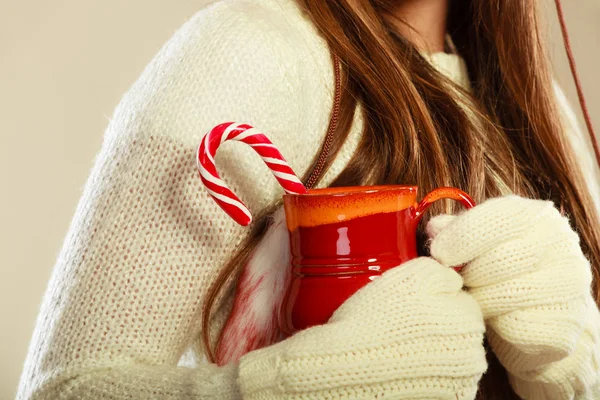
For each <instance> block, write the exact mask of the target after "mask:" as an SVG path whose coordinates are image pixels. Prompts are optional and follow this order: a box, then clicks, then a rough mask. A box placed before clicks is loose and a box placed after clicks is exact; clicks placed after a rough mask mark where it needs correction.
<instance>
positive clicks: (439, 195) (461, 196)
mask: <svg viewBox="0 0 600 400" xmlns="http://www.w3.org/2000/svg"><path fill="white" fill-rule="evenodd" d="M442 199H451V200H456V201H458V202H460V203H461V204H462V205H463V206H464V207H465V208H466V209H469V208H473V207H475V202H474V201H473V199H472V198H471V196H469V195H468V194H466V193H465V192H463V191H462V190H460V189H457V188H453V187H440V188H437V189H433V190H432V191H431V192H429V193H427V195H426V196H425V197H424V198H423V200H421V202H420V203H419V205H418V206H417V208H416V211H415V215H414V216H415V222H416V223H419V221H421V218H423V214H424V213H425V211H427V209H428V208H429V207H431V205H432V204H433V203H435V202H436V201H438V200H442Z"/></svg>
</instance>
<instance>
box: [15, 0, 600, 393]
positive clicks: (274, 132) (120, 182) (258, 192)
mask: <svg viewBox="0 0 600 400" xmlns="http://www.w3.org/2000/svg"><path fill="white" fill-rule="evenodd" d="M431 62H432V64H433V65H434V66H435V67H437V68H438V69H439V70H440V71H441V72H443V73H445V74H446V75H447V76H449V77H450V78H452V79H454V80H455V81H456V82H458V83H459V84H466V81H467V80H466V77H467V75H466V71H465V69H464V68H465V67H464V63H463V62H462V60H461V59H460V57H458V56H456V55H449V54H442V53H439V54H434V55H432V56H431ZM333 92H334V89H333V67H332V64H331V59H330V55H329V50H328V47H327V46H326V42H325V41H324V39H323V38H322V37H321V36H320V35H319V34H318V33H317V31H316V29H315V27H314V26H313V25H312V24H311V23H310V21H309V20H308V19H307V17H306V16H305V15H303V14H302V13H301V11H300V10H299V8H298V7H297V5H296V4H295V1H294V0H252V1H250V0H225V1H216V2H212V3H210V4H208V5H207V6H205V7H204V8H203V9H201V10H199V11H198V12H197V13H196V14H195V15H194V16H193V17H192V18H191V19H190V20H189V21H188V22H187V23H185V24H184V25H183V26H182V27H181V28H180V29H179V30H178V31H177V32H176V33H175V34H174V36H173V37H172V38H171V39H170V40H169V41H168V42H167V43H166V44H165V45H164V47H163V48H162V49H161V50H160V52H159V53H158V54H157V55H156V56H155V57H154V59H153V60H152V61H151V62H150V63H149V65H148V66H147V67H146V68H145V70H144V72H143V73H142V74H141V76H140V77H139V78H138V80H137V81H136V82H135V84H134V85H133V86H132V87H131V89H130V90H129V91H128V92H127V93H126V94H125V95H124V97H123V98H122V101H121V102H120V104H119V106H118V107H117V108H116V110H115V112H114V115H113V117H112V119H111V121H110V124H109V126H108V128H107V130H106V132H105V135H104V140H103V144H102V147H101V149H100V151H99V153H98V155H97V157H96V159H95V162H94V165H93V168H92V170H91V172H90V175H89V179H88V181H87V183H86V185H85V187H84V190H83V194H82V196H81V199H80V201H79V203H78V205H77V208H76V210H75V214H74V217H73V219H72V221H71V225H70V227H69V230H68V233H67V235H66V238H65V240H64V244H63V246H62V249H61V251H60V254H59V256H58V259H57V261H56V265H55V267H54V270H53V273H52V276H51V278H50V281H49V283H48V287H47V291H46V293H45V295H44V298H43V302H42V304H41V308H40V312H39V316H38V319H37V323H36V327H35V331H34V332H33V336H32V340H31V343H30V347H29V352H28V355H27V359H26V362H25V365H24V369H23V372H22V376H21V381H20V385H19V388H18V395H17V398H18V399H33V398H36V399H56V398H70V397H69V394H70V395H72V396H77V393H80V394H81V393H85V394H86V396H88V397H89V398H97V399H102V398H106V399H108V398H111V399H126V398H127V399H147V398H165V399H192V398H200V394H201V393H210V392H211V385H212V386H214V385H217V384H221V382H215V381H214V380H212V378H211V377H212V375H211V373H210V372H211V371H213V370H214V368H215V367H214V366H212V365H208V364H206V363H205V362H204V361H203V354H202V347H201V345H200V341H199V337H200V328H201V323H200V321H201V308H202V301H203V298H204V295H205V293H206V290H207V287H208V282H210V281H212V280H213V278H214V277H215V274H216V273H217V271H218V270H219V269H220V268H221V267H222V266H223V264H224V262H225V261H226V260H227V258H228V257H229V256H230V255H231V254H232V252H233V250H234V248H235V246H236V245H237V244H238V243H239V242H240V241H241V239H242V238H243V237H244V234H245V233H246V232H247V230H246V228H243V227H240V226H238V225H236V223H235V222H233V220H231V219H230V218H229V217H228V216H227V215H226V214H225V213H224V212H223V211H222V210H221V209H220V208H219V207H218V206H217V205H216V204H215V202H214V201H213V200H212V199H211V198H210V197H209V195H208V193H207V192H206V190H204V188H203V187H202V184H201V182H200V180H199V178H198V173H197V170H196V164H195V150H196V148H197V146H198V144H199V141H200V139H201V137H202V136H203V135H204V134H205V133H206V132H207V131H208V130H209V129H210V128H212V127H213V126H215V125H216V124H218V123H221V122H225V121H240V122H246V123H249V124H251V125H253V126H255V127H256V128H258V129H259V130H262V131H263V132H265V133H266V134H267V136H268V137H269V138H270V139H271V140H272V141H273V142H274V144H275V145H276V146H277V147H278V148H279V149H280V150H281V152H282V153H283V154H284V155H285V157H286V158H287V160H288V162H289V163H290V165H291V166H292V168H293V169H294V170H295V171H296V172H297V173H298V175H301V174H303V173H304V172H305V171H306V169H307V168H308V166H309V163H310V162H311V160H312V159H313V157H314V155H315V153H316V152H317V151H318V149H319V148H320V145H321V142H322V140H323V138H324V135H325V132H326V129H327V124H328V121H329V115H330V110H331V107H332V103H333ZM558 93H559V101H560V102H561V104H562V106H563V108H564V109H565V110H568V106H567V104H566V101H565V98H564V95H562V93H560V92H558ZM359 107H360V105H359ZM359 111H360V110H359ZM355 115H356V117H355V121H354V123H353V126H352V130H351V133H350V135H349V138H348V140H347V142H346V144H345V145H344V147H343V149H342V151H341V153H340V154H339V155H338V157H337V158H336V160H335V162H334V164H333V166H332V167H331V169H330V170H329V171H328V172H327V174H326V176H325V178H324V179H323V180H322V182H321V183H320V186H327V185H328V184H329V183H330V182H331V181H332V180H333V178H335V177H336V175H337V174H338V173H339V172H340V171H341V170H342V169H343V168H344V166H345V165H346V163H347V162H348V160H349V159H350V157H351V155H352V153H353V151H354V149H355V148H356V145H357V143H358V140H359V136H360V132H361V130H362V124H363V123H362V120H361V113H360V112H357V113H356V114H355ZM567 115H568V116H569V117H570V118H569V119H567V120H566V121H567V122H569V123H570V125H569V126H568V127H567V129H568V134H569V137H572V138H573V143H574V145H575V146H576V147H577V149H578V154H579V155H580V156H581V159H582V161H583V162H584V163H585V165H586V172H587V179H588V181H589V185H590V188H592V192H593V193H594V195H595V196H596V197H595V200H596V201H597V204H598V206H599V208H600V189H599V188H598V183H599V182H600V172H598V170H597V169H596V168H595V167H594V166H593V165H594V164H593V163H592V159H591V157H588V156H587V155H588V154H591V153H590V150H589V147H586V146H589V143H586V139H585V138H584V137H583V136H582V135H581V132H580V131H579V130H578V129H577V128H576V124H575V122H574V118H573V115H572V112H571V111H568V112H567ZM216 163H217V166H218V169H219V172H220V173H221V177H222V178H223V179H224V181H225V182H226V183H227V184H228V186H229V187H230V188H231V189H232V190H233V191H234V192H235V193H236V194H238V195H239V196H240V197H241V198H242V199H243V200H244V201H245V202H246V204H247V205H248V207H249V208H250V210H252V211H255V212H256V211H258V210H260V209H261V208H262V207H264V206H266V205H267V204H269V203H271V202H272V201H273V200H274V199H275V198H277V197H278V196H280V195H281V194H282V190H281V188H280V187H279V185H278V184H277V182H276V180H275V179H273V177H272V176H270V174H269V173H268V172H267V169H266V167H265V166H264V164H263V163H262V161H261V160H260V158H259V157H257V156H256V155H255V154H253V151H252V150H251V149H250V148H249V147H246V146H244V145H243V144H239V143H227V144H225V145H223V146H222V147H221V149H220V150H219V152H218V154H217V156H216ZM230 287H231V285H230ZM218 304H219V312H218V313H217V315H216V317H215V321H214V324H213V325H214V327H215V329H218V328H219V327H220V326H222V324H223V322H224V318H225V317H226V316H227V313H228V307H229V306H230V305H231V291H230V290H229V291H225V295H224V297H222V298H220V299H218ZM213 333H214V332H213ZM184 367H190V368H184ZM225 371H227V369H225ZM231 374H235V372H234V371H233V369H232V370H231ZM82 387H85V388H87V389H86V390H87V392H77V390H78V388H82ZM220 390H225V389H223V388H222V387H221V389H220ZM230 390H231V392H232V393H233V392H235V391H236V389H235V388H234V387H231V388H230ZM59 393H60V394H59ZM222 395H223V397H226V394H225V393H223V392H222Z"/></svg>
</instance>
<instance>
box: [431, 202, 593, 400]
mask: <svg viewBox="0 0 600 400" xmlns="http://www.w3.org/2000/svg"><path fill="white" fill-rule="evenodd" d="M428 234H429V235H430V236H431V237H433V239H432V241H431V255H432V256H433V257H434V258H436V259H437V260H439V261H440V262H441V263H443V264H444V265H448V266H452V265H459V264H463V263H466V266H465V268H464V269H463V270H462V276H463V278H464V281H465V286H466V287H467V288H468V291H469V293H471V294H472V295H473V297H474V298H475V300H477V303H478V304H479V306H480V307H481V310H482V312H483V315H484V317H485V319H486V324H487V327H488V340H489V342H490V345H491V347H492V349H493V350H494V352H495V353H496V355H497V356H498V359H499V360H500V362H501V363H502V364H503V365H504V367H505V368H506V369H507V370H508V372H509V374H510V378H511V384H512V386H513V388H514V389H515V392H516V393H517V394H519V395H520V396H521V397H523V398H524V399H532V400H536V399H540V400H541V399H548V400H553V399H556V400H562V399H596V398H598V397H596V395H595V394H597V393H598V390H599V388H600V311H599V310H598V307H597V306H596V304H595V302H594V299H593V297H592V295H591V290H590V285H591V282H592V273H591V268H590V264H589V262H588V260H587V259H586V258H585V257H584V255H583V253H582V251H581V248H580V245H579V237H578V235H577V234H576V233H575V232H574V231H573V230H572V229H571V227H570V225H569V220H568V219H567V218H566V217H563V216H561V215H560V213H559V211H558V210H557V209H556V208H555V207H554V205H553V203H552V202H549V201H541V200H531V199H525V198H521V197H518V196H507V197H503V198H497V199H491V200H488V201H486V202H484V203H482V204H481V205H479V206H476V207H474V208H473V209H471V210H468V211H466V212H465V213H464V214H462V215H460V216H458V217H452V216H439V217H435V218H433V219H432V220H431V221H430V223H429V224H428Z"/></svg>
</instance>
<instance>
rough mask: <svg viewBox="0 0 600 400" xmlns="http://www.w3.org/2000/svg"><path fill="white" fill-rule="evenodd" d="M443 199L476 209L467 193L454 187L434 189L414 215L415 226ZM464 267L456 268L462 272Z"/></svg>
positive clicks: (458, 266)
mask: <svg viewBox="0 0 600 400" xmlns="http://www.w3.org/2000/svg"><path fill="white" fill-rule="evenodd" d="M441 199H452V200H456V201H458V202H460V204H462V205H463V206H464V207H465V208H466V209H467V210H468V209H469V208H473V207H475V202H474V201H473V199H472V198H471V196H469V195H468V194H466V193H465V192H463V191H462V190H460V189H457V188H453V187H440V188H437V189H433V190H432V191H431V192H429V193H427V195H426V196H425V197H424V198H423V200H421V202H420V203H419V205H418V206H417V209H416V212H415V214H414V218H415V224H418V223H419V222H420V221H421V218H423V214H424V213H425V211H427V209H428V208H429V207H431V205H432V204H433V203H435V202H436V201H438V200H441ZM463 266H464V265H457V266H455V267H453V268H454V270H455V271H456V272H460V270H461V269H462V268H463Z"/></svg>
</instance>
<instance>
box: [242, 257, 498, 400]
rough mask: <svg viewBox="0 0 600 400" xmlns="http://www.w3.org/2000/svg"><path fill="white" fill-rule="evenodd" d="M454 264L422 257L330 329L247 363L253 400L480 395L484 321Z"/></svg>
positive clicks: (315, 330) (368, 291)
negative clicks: (445, 265)
mask: <svg viewBox="0 0 600 400" xmlns="http://www.w3.org/2000/svg"><path fill="white" fill-rule="evenodd" d="M462 285H463V282H462V279H461V277H460V275H458V274H457V273H456V272H454V270H452V269H450V268H447V267H444V266H442V265H440V264H439V263H437V262H436V261H434V260H432V259H430V258H417V259H415V260H412V261H409V262H407V263H405V264H403V265H401V266H400V267H396V268H393V269H391V270H389V271H386V272H385V273H383V274H382V275H381V276H380V277H379V278H377V279H376V280H375V281H373V282H370V283H369V284H368V285H366V286H365V287H363V288H361V289H360V290H359V291H358V292H356V293H355V294H354V295H353V296H352V297H350V298H349V299H348V300H347V301H346V302H345V303H344V304H342V306H341V307H340V308H338V309H337V310H336V311H335V313H334V314H333V316H332V317H331V319H330V320H329V322H328V323H327V324H325V325H321V326H316V327H312V328H309V329H306V330H304V331H301V332H299V333H297V334H296V335H294V336H292V337H290V338H288V339H286V340H284V341H282V342H279V343H277V344H275V345H273V346H269V347H266V348H264V349H260V350H256V351H253V352H250V353H248V354H247V355H245V356H243V357H242V358H241V360H240V370H239V375H240V376H239V380H240V386H241V390H242V393H243V394H244V398H247V399H281V398H285V399H333V398H335V399H367V398H368V399H372V398H380V397H384V398H387V397H389V398H394V399H474V398H475V393H476V391H477V384H478V382H479V379H480V378H481V375H482V374H483V372H484V371H485V370H486V367H487V364H486V360H485V351H484V348H483V344H482V341H483V332H484V330H485V327H484V324H483V318H482V315H481V313H480V310H479V307H478V305H477V304H476V303H475V301H473V299H472V298H471V297H470V296H469V295H468V294H466V293H465V292H463V291H462Z"/></svg>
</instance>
